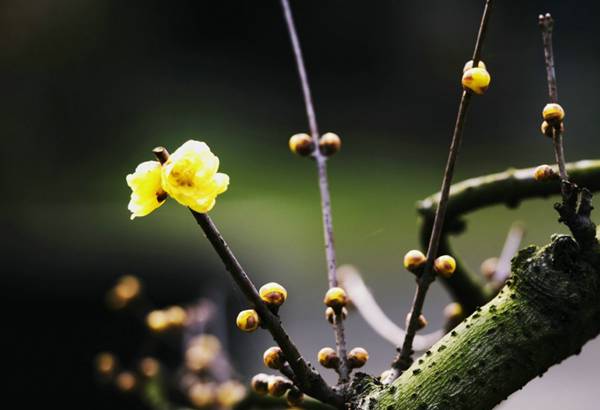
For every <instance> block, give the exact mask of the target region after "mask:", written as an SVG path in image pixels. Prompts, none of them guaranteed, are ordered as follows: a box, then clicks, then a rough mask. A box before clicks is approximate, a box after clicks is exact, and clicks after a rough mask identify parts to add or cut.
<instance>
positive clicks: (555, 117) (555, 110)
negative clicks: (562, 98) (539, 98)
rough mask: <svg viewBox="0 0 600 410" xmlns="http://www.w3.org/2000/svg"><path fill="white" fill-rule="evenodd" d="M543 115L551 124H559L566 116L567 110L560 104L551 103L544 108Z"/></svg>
mask: <svg viewBox="0 0 600 410" xmlns="http://www.w3.org/2000/svg"><path fill="white" fill-rule="evenodd" d="M542 117H543V118H544V120H546V121H548V123H550V124H557V123H558V122H560V121H562V120H563V119H564V118H565V110H563V108H562V107H561V106H560V104H557V103H549V104H546V106H545V107H544V109H543V110H542Z"/></svg>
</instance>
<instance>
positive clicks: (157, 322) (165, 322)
mask: <svg viewBox="0 0 600 410" xmlns="http://www.w3.org/2000/svg"><path fill="white" fill-rule="evenodd" d="M146 324H147V325H148V327H149V328H150V330H152V331H153V332H163V331H165V330H167V328H168V327H169V317H168V316H167V314H166V313H165V312H164V311H162V310H153V311H152V312H150V313H148V316H146Z"/></svg>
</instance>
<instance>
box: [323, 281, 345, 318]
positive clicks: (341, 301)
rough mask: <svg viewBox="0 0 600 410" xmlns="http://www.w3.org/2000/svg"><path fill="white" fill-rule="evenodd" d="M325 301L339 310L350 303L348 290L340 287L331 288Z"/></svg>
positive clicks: (335, 309)
mask: <svg viewBox="0 0 600 410" xmlns="http://www.w3.org/2000/svg"><path fill="white" fill-rule="evenodd" d="M323 303H325V305H327V306H329V307H330V308H332V309H333V310H334V311H338V312H339V311H340V310H341V309H342V308H343V307H344V306H346V304H347V303H348V297H347V296H346V291H345V290H344V289H342V288H340V287H335V288H330V289H329V290H328V291H327V293H326V294H325V298H324V299H323Z"/></svg>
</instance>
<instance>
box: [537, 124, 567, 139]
mask: <svg viewBox="0 0 600 410" xmlns="http://www.w3.org/2000/svg"><path fill="white" fill-rule="evenodd" d="M552 129H553V127H552V125H550V124H549V123H548V121H542V125H541V126H540V131H541V132H542V134H544V135H545V136H546V137H548V138H552ZM559 129H560V132H561V133H563V132H565V123H564V122H562V121H561V122H560V128H559Z"/></svg>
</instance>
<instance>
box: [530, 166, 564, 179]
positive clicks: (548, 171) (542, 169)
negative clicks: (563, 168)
mask: <svg viewBox="0 0 600 410" xmlns="http://www.w3.org/2000/svg"><path fill="white" fill-rule="evenodd" d="M557 176H558V174H557V173H556V172H554V170H553V169H552V167H551V166H549V165H546V164H544V165H540V166H539V167H537V168H536V169H535V171H534V172H533V179H535V180H536V181H550V180H552V179H554V178H556V177H557Z"/></svg>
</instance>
